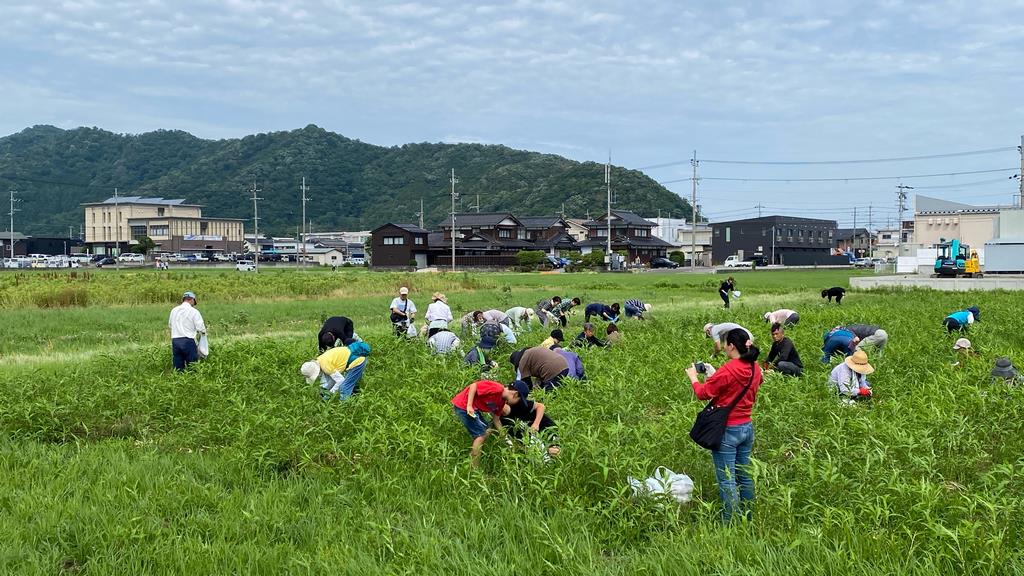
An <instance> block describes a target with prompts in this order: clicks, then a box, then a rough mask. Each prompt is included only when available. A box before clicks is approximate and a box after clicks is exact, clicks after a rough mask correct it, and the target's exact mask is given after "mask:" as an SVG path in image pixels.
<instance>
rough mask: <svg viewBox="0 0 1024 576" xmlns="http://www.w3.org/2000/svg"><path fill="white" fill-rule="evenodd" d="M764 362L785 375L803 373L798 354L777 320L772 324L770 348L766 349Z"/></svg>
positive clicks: (802, 364)
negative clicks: (766, 354)
mask: <svg viewBox="0 0 1024 576" xmlns="http://www.w3.org/2000/svg"><path fill="white" fill-rule="evenodd" d="M765 364H766V365H767V366H769V367H773V368H775V369H776V370H778V371H779V372H781V373H782V374H785V375H786V376H800V375H802V374H803V373H804V363H803V362H801V361H800V354H798V353H797V351H796V347H795V346H793V341H792V340H790V339H789V337H788V336H786V330H785V328H783V326H782V324H779V323H778V322H776V323H774V324H772V349H771V350H769V351H768V358H767V359H766V360H765Z"/></svg>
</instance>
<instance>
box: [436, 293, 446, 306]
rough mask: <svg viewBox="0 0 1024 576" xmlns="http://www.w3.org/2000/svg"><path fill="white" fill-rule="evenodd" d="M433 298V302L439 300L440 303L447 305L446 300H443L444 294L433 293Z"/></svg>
mask: <svg viewBox="0 0 1024 576" xmlns="http://www.w3.org/2000/svg"><path fill="white" fill-rule="evenodd" d="M433 298H434V300H440V301H441V302H444V303H445V304H447V303H448V299H447V298H445V297H444V294H441V293H440V292H434V296H433Z"/></svg>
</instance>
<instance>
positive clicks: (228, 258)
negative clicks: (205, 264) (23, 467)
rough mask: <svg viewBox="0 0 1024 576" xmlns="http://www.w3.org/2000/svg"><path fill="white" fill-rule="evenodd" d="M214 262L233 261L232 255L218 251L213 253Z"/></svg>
mask: <svg viewBox="0 0 1024 576" xmlns="http://www.w3.org/2000/svg"><path fill="white" fill-rule="evenodd" d="M213 260H214V262H231V256H229V255H227V254H223V253H221V252H217V253H216V254H214V255H213Z"/></svg>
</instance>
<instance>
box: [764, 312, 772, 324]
mask: <svg viewBox="0 0 1024 576" xmlns="http://www.w3.org/2000/svg"><path fill="white" fill-rule="evenodd" d="M771 315H772V313H771V312H765V313H764V321H765V322H767V321H768V317H769V316H771Z"/></svg>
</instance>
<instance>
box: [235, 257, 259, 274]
mask: <svg viewBox="0 0 1024 576" xmlns="http://www.w3.org/2000/svg"><path fill="white" fill-rule="evenodd" d="M235 270H238V271H239V272H255V271H256V263H255V262H253V261H252V260H239V261H238V262H235Z"/></svg>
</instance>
